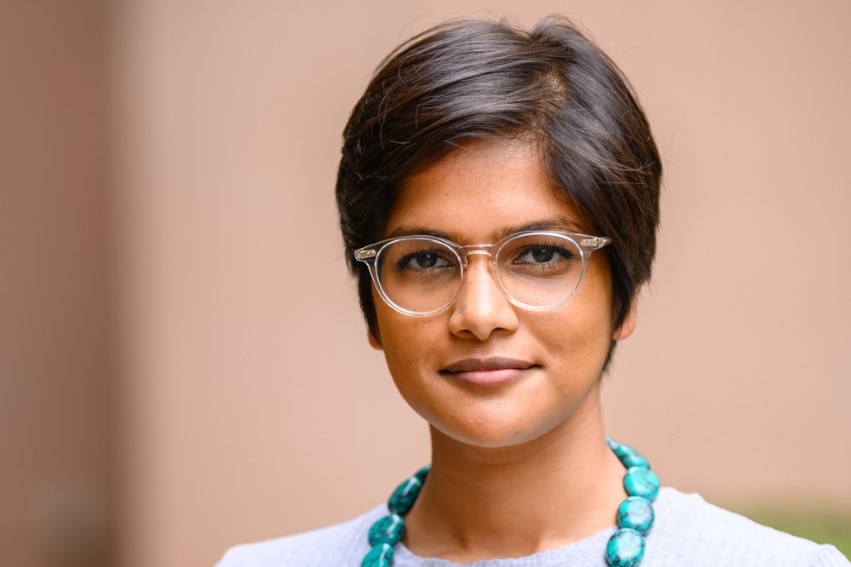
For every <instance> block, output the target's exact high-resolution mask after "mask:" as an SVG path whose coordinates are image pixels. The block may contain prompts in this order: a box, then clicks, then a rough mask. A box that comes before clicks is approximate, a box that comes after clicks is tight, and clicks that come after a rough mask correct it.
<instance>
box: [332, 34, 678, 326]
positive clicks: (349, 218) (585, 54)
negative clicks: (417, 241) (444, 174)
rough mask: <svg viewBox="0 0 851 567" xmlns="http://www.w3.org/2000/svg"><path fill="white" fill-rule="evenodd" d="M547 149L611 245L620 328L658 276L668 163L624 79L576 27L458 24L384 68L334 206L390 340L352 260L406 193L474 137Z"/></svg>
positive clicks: (552, 169)
mask: <svg viewBox="0 0 851 567" xmlns="http://www.w3.org/2000/svg"><path fill="white" fill-rule="evenodd" d="M496 138H521V139H524V140H529V141H531V142H532V143H534V144H536V145H537V147H538V150H539V152H540V155H541V159H542V162H543V166H544V168H545V171H546V172H547V173H548V175H549V176H550V177H551V180H552V182H553V183H554V184H555V185H556V186H557V187H559V188H561V189H562V190H563V191H564V192H565V193H566V195H567V196H568V198H569V199H570V200H571V202H572V203H573V204H574V206H575V207H576V208H577V210H578V212H579V214H580V215H582V217H583V220H584V221H585V222H587V223H588V224H589V226H588V229H589V230H593V231H594V232H595V234H598V235H601V236H608V237H610V238H611V239H612V243H611V245H609V246H607V247H606V248H604V249H603V250H605V252H606V255H607V258H608V261H609V265H610V268H611V273H612V285H613V296H614V298H615V301H616V306H617V314H616V318H615V325H616V326H620V325H621V323H622V322H623V320H624V317H625V316H626V313H627V312H628V310H629V308H630V306H631V304H632V302H633V300H634V294H635V292H636V290H637V289H638V287H639V286H640V285H641V284H643V283H644V282H646V281H647V280H648V279H649V277H650V270H651V265H652V263H653V257H654V255H655V251H656V228H657V226H658V223H659V185H660V181H661V176H662V164H661V161H660V159H659V154H658V151H657V149H656V144H655V142H654V141H653V136H652V135H651V133H650V126H649V124H648V122H647V119H646V117H645V115H644V112H643V111H642V109H641V107H640V105H639V104H638V102H637V100H636V97H635V95H634V94H633V92H632V89H631V87H630V85H629V83H628V81H627V79H626V78H625V77H624V75H623V74H622V72H621V71H620V69H618V67H617V66H616V65H615V64H614V62H612V60H611V59H610V58H609V57H608V56H607V55H606V54H605V53H603V52H602V51H601V50H600V49H599V48H598V47H597V46H596V45H595V44H594V43H593V42H592V41H591V40H589V39H588V38H587V37H586V36H585V35H583V34H582V33H581V32H580V31H579V30H578V29H577V28H576V27H575V26H574V25H573V24H572V23H571V22H570V21H568V20H566V19H564V18H560V17H549V18H546V19H544V20H542V21H541V22H539V23H538V24H537V25H536V26H535V27H534V28H533V29H532V30H531V31H528V32H527V31H524V30H521V29H518V28H517V27H514V26H512V25H510V24H508V23H506V22H492V21H480V20H463V21H454V22H449V23H445V24H442V25H439V26H437V27H434V28H432V29H430V30H428V31H426V32H424V33H422V34H419V35H417V36H415V37H413V38H412V39H411V40H409V41H407V42H406V43H403V44H402V45H401V46H399V47H398V48H397V49H396V50H395V51H393V52H392V53H391V54H390V55H389V56H388V57H387V58H386V59H385V60H384V61H383V62H382V63H381V65H380V66H379V68H378V70H377V71H376V73H375V74H374V76H373V77H372V80H371V81H370V83H369V85H368V86H367V88H366V92H365V93H364V94H363V96H362V97H361V99H360V100H359V101H358V103H357V104H356V105H355V108H354V110H353V111H352V114H351V116H350V118H349V121H348V123H347V125H346V127H345V130H344V132H343V148H342V158H341V160H340V167H339V171H338V176H337V188H336V191H337V207H338V210H339V215H340V227H341V230H342V233H343V240H344V243H345V249H346V258H347V260H348V265H349V269H350V270H351V272H352V273H353V274H354V275H355V276H356V277H357V279H358V292H359V295H360V303H361V309H362V310H363V314H364V317H365V318H366V322H367V325H368V326H369V329H370V331H371V332H372V333H373V334H374V335H375V336H379V333H378V332H377V331H378V329H377V322H376V315H375V305H374V303H373V301H374V300H373V296H372V290H371V281H370V277H369V273H368V271H367V269H366V266H365V265H364V264H362V263H360V262H356V261H355V260H354V258H353V251H354V250H356V249H358V248H360V247H362V246H366V245H367V244H371V243H373V242H375V241H376V240H379V239H381V238H383V231H384V229H385V223H386V222H387V220H388V218H389V216H390V214H391V212H392V208H393V205H394V203H395V199H396V197H397V193H398V190H399V187H400V186H401V184H402V183H403V182H404V181H405V179H407V178H408V177H409V176H411V175H412V174H414V173H416V172H418V171H422V170H423V169H425V168H427V167H428V166H430V165H433V164H434V163H436V162H437V161H439V160H440V159H442V158H443V157H445V156H446V155H447V154H448V153H449V152H451V151H452V150H453V149H454V148H457V147H458V146H459V145H460V144H462V143H464V142H467V141H471V140H482V139H485V140H486V139H496Z"/></svg>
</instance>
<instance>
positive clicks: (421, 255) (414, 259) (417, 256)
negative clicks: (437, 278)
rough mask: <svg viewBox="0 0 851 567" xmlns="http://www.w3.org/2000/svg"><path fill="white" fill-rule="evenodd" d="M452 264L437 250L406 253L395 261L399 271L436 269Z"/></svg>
mask: <svg viewBox="0 0 851 567" xmlns="http://www.w3.org/2000/svg"><path fill="white" fill-rule="evenodd" d="M452 265H453V263H452V262H451V261H449V260H448V259H446V258H445V257H444V256H443V255H441V254H440V253H439V252H437V251H428V250H423V251H419V252H414V253H411V254H406V255H404V256H402V257H401V258H400V259H399V260H398V261H397V262H396V267H397V269H398V270H400V271H405V270H413V271H418V270H436V269H440V268H448V267H451V266H452Z"/></svg>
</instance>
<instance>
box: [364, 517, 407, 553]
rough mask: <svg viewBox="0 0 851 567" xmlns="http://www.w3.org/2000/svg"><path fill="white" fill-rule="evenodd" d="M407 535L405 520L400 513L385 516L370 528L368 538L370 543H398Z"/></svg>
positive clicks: (373, 544)
mask: <svg viewBox="0 0 851 567" xmlns="http://www.w3.org/2000/svg"><path fill="white" fill-rule="evenodd" d="M403 537H405V520H404V519H402V516H399V515H398V514H390V515H389V516H384V517H383V518H381V519H379V520H378V521H377V522H375V523H374V524H372V527H371V528H369V535H368V536H367V539H368V541H369V545H371V546H373V547H374V546H376V545H378V544H380V543H389V544H390V545H396V544H397V543H399V542H400V541H402V538H403Z"/></svg>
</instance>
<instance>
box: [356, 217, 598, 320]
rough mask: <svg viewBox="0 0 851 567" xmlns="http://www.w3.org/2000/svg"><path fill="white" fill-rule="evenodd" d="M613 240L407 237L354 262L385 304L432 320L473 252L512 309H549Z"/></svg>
mask: <svg viewBox="0 0 851 567" xmlns="http://www.w3.org/2000/svg"><path fill="white" fill-rule="evenodd" d="M610 242H611V239H610V238H607V237H602V236H590V235H587V234H580V233H576V232H566V231H549V230H542V231H523V232H517V233H514V234H511V235H509V236H506V237H505V238H503V239H501V240H499V241H498V242H495V243H492V244H471V245H467V246H461V245H460V244H456V243H455V242H452V241H451V240H448V239H446V238H442V237H439V236H432V235H410V236H400V237H396V238H390V239H387V240H382V241H380V242H376V243H374V244H370V245H369V246H364V247H363V248H360V249H359V250H356V251H355V252H354V257H355V259H356V260H357V261H359V262H363V263H365V264H366V265H367V268H368V269H369V274H370V276H371V277H372V282H373V284H374V285H375V289H376V290H377V291H378V295H379V296H381V299H382V300H383V301H384V302H385V303H386V304H387V305H389V306H390V307H392V308H393V309H395V310H396V311H398V312H399V313H403V314H405V315H410V316H413V317H425V316H429V315H435V314H437V313H440V312H441V311H444V310H445V309H448V308H449V307H450V306H451V305H453V304H454V303H455V301H456V300H457V298H458V294H459V291H460V290H461V284H462V282H463V280H464V274H465V272H466V270H467V269H468V264H469V257H470V256H474V255H481V256H487V257H488V263H489V268H490V274H491V277H492V278H493V279H494V281H495V282H496V284H497V286H498V287H499V289H500V291H501V292H502V293H503V295H504V296H505V297H506V299H508V301H509V302H510V303H511V304H512V305H515V306H517V307H520V308H522V309H526V310H529V311H547V310H550V309H555V308H556V307H559V306H561V305H563V304H565V303H566V302H567V301H568V300H569V299H570V298H571V297H573V296H574V295H575V294H576V291H577V290H578V289H579V286H580V285H581V284H582V280H583V279H584V277H585V271H586V269H587V266H588V260H589V258H590V255H591V253H592V252H594V251H595V250H598V249H600V248H602V247H603V246H606V245H607V244H609V243H610ZM385 265H387V266H389V270H390V271H387V270H386V269H385ZM412 265H413V268H412V267H411V266H412Z"/></svg>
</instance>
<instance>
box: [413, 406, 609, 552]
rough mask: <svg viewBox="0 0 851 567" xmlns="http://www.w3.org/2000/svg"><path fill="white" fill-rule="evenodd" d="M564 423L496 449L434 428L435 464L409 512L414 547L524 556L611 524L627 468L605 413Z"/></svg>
mask: <svg viewBox="0 0 851 567" xmlns="http://www.w3.org/2000/svg"><path fill="white" fill-rule="evenodd" d="M561 427H563V428H564V429H567V431H564V430H554V431H552V432H550V433H548V434H547V435H545V436H544V437H542V438H540V439H536V440H535V441H534V442H531V443H527V444H525V445H522V446H519V447H510V448H497V449H483V448H480V447H471V446H469V445H465V444H462V443H458V442H456V441H454V440H452V439H450V438H448V437H446V436H445V435H443V434H442V433H440V432H439V431H436V430H432V447H433V457H432V470H431V473H430V474H429V477H428V480H427V481H426V484H425V486H424V488H423V491H422V494H421V496H420V498H419V499H418V500H417V503H416V505H415V506H414V508H413V510H411V512H410V514H409V515H408V518H407V522H408V532H407V534H408V535H407V536H406V538H405V543H406V545H407V546H408V548H409V549H411V551H412V552H413V553H415V554H417V555H421V556H434V557H442V558H444V559H449V560H453V561H457V562H470V561H475V560H483V559H489V558H497V557H503V558H507V557H521V556H525V555H531V554H533V553H536V552H539V551H543V550H546V549H553V548H556V547H560V546H563V545H566V544H568V543H571V542H573V541H577V540H579V539H582V538H585V537H588V536H590V535H593V534H595V533H597V532H599V531H601V530H603V529H605V528H607V527H610V526H612V525H613V524H614V521H615V518H614V511H615V509H616V508H617V506H618V503H619V502H620V501H621V500H622V499H623V498H624V492H623V488H622V484H621V479H622V478H623V472H624V469H623V466H622V465H621V464H620V463H619V462H618V461H617V459H616V458H615V457H614V456H613V455H612V452H611V451H610V450H609V448H608V447H607V446H606V443H605V436H604V434H603V428H602V420H601V419H599V416H598V417H597V418H596V419H590V420H586V421H585V422H584V423H582V424H579V425H575V424H562V426H561Z"/></svg>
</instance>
